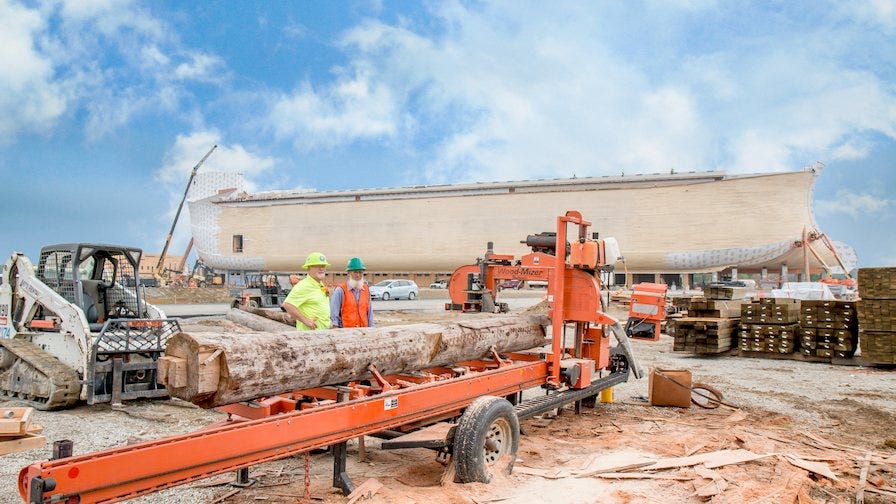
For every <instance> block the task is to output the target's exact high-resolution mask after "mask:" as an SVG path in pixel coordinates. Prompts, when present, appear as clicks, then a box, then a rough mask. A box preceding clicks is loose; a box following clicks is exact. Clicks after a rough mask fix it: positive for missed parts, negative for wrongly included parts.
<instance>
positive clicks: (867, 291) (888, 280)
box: [858, 268, 896, 364]
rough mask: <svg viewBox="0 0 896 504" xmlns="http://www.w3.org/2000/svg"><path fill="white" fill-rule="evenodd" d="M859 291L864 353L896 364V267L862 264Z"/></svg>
mask: <svg viewBox="0 0 896 504" xmlns="http://www.w3.org/2000/svg"><path fill="white" fill-rule="evenodd" d="M859 293H860V294H861V296H862V300H861V301H859V302H858V316H859V341H860V344H861V348H862V357H863V358H864V359H865V360H867V361H870V362H873V363H875V364H896V268H859Z"/></svg>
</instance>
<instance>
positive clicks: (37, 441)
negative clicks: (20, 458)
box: [0, 408, 47, 456]
mask: <svg viewBox="0 0 896 504" xmlns="http://www.w3.org/2000/svg"><path fill="white" fill-rule="evenodd" d="M33 414H34V408H0V456H3V455H6V454H9V453H14V452H20V451H27V450H33V449H35V448H42V447H43V446H44V445H45V444H46V442H47V439H46V438H45V437H44V436H42V435H41V432H43V427H41V426H40V425H37V424H36V423H33V422H32V421H31V418H32V416H33Z"/></svg>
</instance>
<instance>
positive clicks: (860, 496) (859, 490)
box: [856, 452, 871, 504]
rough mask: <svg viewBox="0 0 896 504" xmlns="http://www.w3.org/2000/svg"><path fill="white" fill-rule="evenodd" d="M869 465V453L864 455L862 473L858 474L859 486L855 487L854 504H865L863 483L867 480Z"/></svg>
mask: <svg viewBox="0 0 896 504" xmlns="http://www.w3.org/2000/svg"><path fill="white" fill-rule="evenodd" d="M870 465H871V452H867V453H865V458H864V459H863V460H862V471H861V472H859V485H858V486H857V487H856V504H864V503H865V482H866V481H867V479H868V467H869V466H870Z"/></svg>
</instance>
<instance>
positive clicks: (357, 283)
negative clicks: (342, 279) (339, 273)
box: [348, 278, 366, 290]
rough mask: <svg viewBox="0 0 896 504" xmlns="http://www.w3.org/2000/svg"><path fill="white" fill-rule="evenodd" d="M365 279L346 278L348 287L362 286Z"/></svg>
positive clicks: (358, 287) (359, 287)
mask: <svg viewBox="0 0 896 504" xmlns="http://www.w3.org/2000/svg"><path fill="white" fill-rule="evenodd" d="M365 283H366V282H365V280H364V279H363V278H362V279H360V280H355V279H354V278H349V279H348V288H349V289H359V290H360V289H361V287H363V286H364V284H365Z"/></svg>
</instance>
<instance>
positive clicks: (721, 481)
mask: <svg viewBox="0 0 896 504" xmlns="http://www.w3.org/2000/svg"><path fill="white" fill-rule="evenodd" d="M537 302H538V298H537V297H533V300H532V303H533V304H534V303H537ZM453 316H454V315H452V314H448V313H444V312H432V311H429V312H426V311H419V310H417V311H408V312H377V320H378V323H379V324H381V325H391V324H400V323H410V322H421V321H439V320H446V319H449V318H451V317H453ZM227 324H229V322H226V321H215V320H207V319H206V320H202V319H193V320H188V321H185V323H184V325H185V327H184V330H186V331H188V332H189V331H190V330H194V331H200V330H209V329H211V328H217V329H220V326H221V325H225V326H226V327H228V328H230V329H233V330H237V328H234V327H231V326H228V325H227ZM634 344H635V351H636V354H637V357H638V358H639V359H640V362H641V365H642V366H643V367H645V368H652V367H656V368H660V369H688V370H690V371H691V372H692V374H693V376H694V380H695V381H697V382H702V383H706V384H709V385H711V386H712V387H714V388H716V389H718V390H719V391H720V392H722V393H723V394H724V401H725V402H726V403H728V404H731V405H732V406H734V407H720V408H718V409H713V410H707V409H702V408H697V407H692V408H689V409H681V408H658V407H651V406H649V405H648V403H647V400H646V399H647V394H648V390H647V389H648V387H647V379H641V380H634V379H632V380H630V381H629V382H628V383H625V384H622V385H619V386H617V387H615V389H614V402H613V403H611V404H601V403H598V404H597V405H596V406H595V407H594V408H583V410H582V412H581V414H575V412H574V410H573V409H572V407H568V408H566V409H564V410H563V411H562V412H560V414H559V415H555V414H550V415H543V416H539V417H534V418H531V419H527V420H525V421H523V422H521V427H522V430H523V433H524V435H523V436H522V438H521V441H520V449H519V453H518V458H517V461H516V465H515V470H514V472H513V474H511V475H510V476H506V477H496V478H495V479H494V480H493V481H492V482H491V483H490V484H468V485H460V484H456V483H452V482H450V481H446V480H447V479H449V478H443V474H444V473H445V467H444V466H443V465H441V464H440V463H439V462H438V461H437V460H436V458H435V454H434V452H431V451H428V450H425V449H410V450H379V449H378V445H379V441H378V440H376V439H375V438H372V437H368V438H366V447H367V450H366V458H365V460H363V461H361V460H359V457H358V444H357V442H356V441H352V442H350V443H349V463H348V473H349V475H350V476H351V477H352V479H353V481H354V482H355V484H356V485H360V484H361V483H363V482H365V481H366V480H368V479H375V480H377V481H378V482H380V483H381V484H382V485H383V487H382V488H381V489H380V490H379V491H378V492H377V493H376V494H374V495H373V496H372V497H371V498H370V499H362V500H361V501H359V502H371V503H418V502H427V503H430V504H441V503H445V504H459V503H487V502H501V503H524V502H525V503H528V502H539V501H540V502H546V503H596V502H600V503H636V502H638V503H639V502H664V503H692V502H693V503H697V502H713V503H741V502H757V503H758V502H768V503H777V502H786V503H794V502H798V503H803V504H805V503H810V502H817V503H821V502H831V503H841V502H842V503H846V502H855V501H856V494H857V489H858V487H859V480H860V473H862V472H863V467H865V466H867V469H866V470H865V471H864V472H865V473H866V476H865V478H864V480H865V483H864V502H866V503H882V502H890V503H893V502H896V488H894V487H896V371H894V370H891V369H877V368H863V367H852V366H835V365H830V364H819V363H808V362H797V361H790V360H766V359H749V358H739V357H717V358H712V357H703V356H694V355H688V354H676V353H673V352H672V350H671V348H672V338H670V337H668V336H663V337H661V339H660V341H658V342H655V343H654V342H642V341H636V342H634ZM532 393H539V391H537V390H536V391H532ZM0 404H2V405H13V403H0ZM223 418H224V415H223V414H221V413H218V412H216V411H209V410H201V409H198V408H196V407H194V406H193V405H190V404H186V403H183V402H181V401H176V400H169V401H145V402H135V403H128V404H127V405H126V406H125V407H124V408H120V409H113V408H111V407H109V406H108V405H105V406H94V407H87V406H82V407H79V408H76V409H72V410H67V411H62V412H49V413H48V412H37V414H36V422H37V423H39V424H41V425H42V426H43V427H44V434H45V435H46V436H47V439H48V442H49V441H52V440H56V439H71V440H73V441H74V445H75V453H76V454H82V453H87V452H91V451H96V450H100V449H103V448H109V447H117V446H122V445H124V444H127V443H128V442H129V441H130V442H133V441H137V440H141V439H156V438H160V437H164V436H169V435H174V434H179V433H185V432H190V431H194V430H197V429H199V428H202V427H203V426H206V425H208V424H210V423H213V422H215V421H220V420H222V419H223ZM719 450H749V452H752V453H753V454H756V455H757V456H763V457H762V458H758V459H756V460H751V461H747V462H740V463H731V464H727V465H722V466H720V467H716V468H709V466H711V465H713V464H712V463H711V462H712V459H711V458H710V460H707V461H705V462H703V463H700V464H696V463H695V464H691V465H685V466H681V464H682V463H683V461H681V460H680V459H678V458H680V457H686V456H700V455H705V456H706V457H705V458H709V455H708V454H712V453H713V452H717V451H719ZM50 451H51V447H50V445H49V444H48V445H47V447H45V448H43V449H37V450H32V451H29V452H24V453H13V454H9V455H6V456H4V457H2V458H0V482H2V484H0V502H20V499H19V497H18V494H17V491H16V478H17V474H18V471H19V470H20V469H21V468H22V467H25V466H26V465H28V464H30V463H32V462H35V461H39V460H45V459H47V458H49V454H50ZM726 453H728V452H726ZM737 453H743V452H737ZM672 458H676V460H673V461H671V464H672V465H673V466H675V465H679V466H681V467H671V468H669V469H664V470H654V471H646V470H642V469H641V468H638V467H635V466H638V465H643V464H644V463H645V462H647V461H655V460H667V459H672ZM310 459H311V485H310V490H311V495H312V498H313V500H314V501H315V502H325V503H345V502H347V498H346V497H344V496H342V495H341V494H340V493H339V492H338V491H337V490H335V489H333V488H331V486H330V485H331V478H332V463H331V457H330V455H329V454H327V453H320V454H314V455H312V456H311V457H310ZM800 466H802V467H800ZM304 467H305V460H304V457H302V456H300V457H290V458H287V459H283V460H279V461H275V462H271V463H267V464H262V465H260V466H257V467H253V468H252V470H251V476H252V477H253V478H256V479H257V480H258V481H257V483H256V484H255V485H253V486H251V487H249V488H244V489H237V488H235V487H232V486H230V485H229V484H228V483H229V482H230V481H231V480H232V479H233V478H232V475H224V476H219V477H214V478H209V479H206V480H200V481H199V482H196V483H193V484H191V485H186V486H182V487H178V488H174V489H170V490H166V491H163V492H160V493H156V494H152V495H149V496H146V497H143V498H140V499H137V500H135V502H153V503H156V502H161V503H168V502H170V503H174V502H197V503H200V502H201V503H218V502H223V503H241V504H245V503H257V502H271V503H285V502H289V503H291V502H297V501H299V500H300V497H301V496H302V494H303V491H304V483H303V481H304ZM620 468H628V470H623V469H620Z"/></svg>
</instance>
